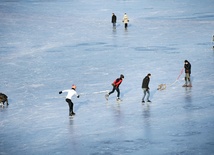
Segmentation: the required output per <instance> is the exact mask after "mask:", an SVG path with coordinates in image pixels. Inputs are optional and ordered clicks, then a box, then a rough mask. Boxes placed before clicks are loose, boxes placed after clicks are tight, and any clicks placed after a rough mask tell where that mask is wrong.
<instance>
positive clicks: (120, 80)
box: [112, 78, 123, 87]
mask: <svg viewBox="0 0 214 155" xmlns="http://www.w3.org/2000/svg"><path fill="white" fill-rule="evenodd" d="M122 81H123V79H122V78H118V79H116V80H115V81H114V82H113V83H112V85H113V86H114V87H119V86H120V84H121V83H122Z"/></svg>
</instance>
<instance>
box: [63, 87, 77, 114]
mask: <svg viewBox="0 0 214 155" xmlns="http://www.w3.org/2000/svg"><path fill="white" fill-rule="evenodd" d="M65 92H67V93H68V94H67V96H66V99H65V101H66V102H67V103H68V106H69V116H73V115H75V113H74V111H73V106H74V104H73V102H72V100H71V98H72V96H74V95H76V96H77V98H79V97H80V96H79V95H78V94H77V92H76V86H75V85H72V87H71V89H68V90H63V91H60V92H59V94H62V93H65Z"/></svg>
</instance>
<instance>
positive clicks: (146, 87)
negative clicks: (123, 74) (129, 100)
mask: <svg viewBox="0 0 214 155" xmlns="http://www.w3.org/2000/svg"><path fill="white" fill-rule="evenodd" d="M150 77H151V74H150V73H149V74H148V75H147V76H146V77H145V78H144V79H143V82H142V89H143V93H144V95H143V98H142V103H145V101H144V99H145V97H146V93H147V102H151V101H150V100H149V96H150V92H149V81H150Z"/></svg>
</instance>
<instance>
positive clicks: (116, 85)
mask: <svg viewBox="0 0 214 155" xmlns="http://www.w3.org/2000/svg"><path fill="white" fill-rule="evenodd" d="M123 79H124V75H123V74H121V75H120V78H117V79H116V80H115V81H114V82H113V83H112V86H113V89H112V91H111V92H109V93H108V94H106V95H105V98H106V100H108V97H109V95H111V94H112V93H114V91H115V90H116V91H117V101H121V99H120V89H119V86H120V84H121V83H122V82H123Z"/></svg>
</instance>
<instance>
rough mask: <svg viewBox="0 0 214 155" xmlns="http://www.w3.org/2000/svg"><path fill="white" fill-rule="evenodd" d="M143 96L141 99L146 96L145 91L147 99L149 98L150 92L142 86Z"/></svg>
mask: <svg viewBox="0 0 214 155" xmlns="http://www.w3.org/2000/svg"><path fill="white" fill-rule="evenodd" d="M143 93H144V95H143V98H142V101H144V98H145V97H146V93H147V101H148V100H149V96H150V92H149V89H147V88H143Z"/></svg>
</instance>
